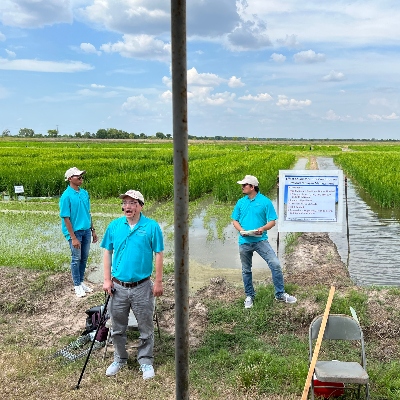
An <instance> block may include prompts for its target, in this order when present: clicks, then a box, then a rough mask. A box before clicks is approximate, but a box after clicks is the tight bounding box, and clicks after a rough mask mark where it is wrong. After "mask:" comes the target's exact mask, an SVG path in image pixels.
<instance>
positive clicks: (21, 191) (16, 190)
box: [14, 186, 24, 193]
mask: <svg viewBox="0 0 400 400" xmlns="http://www.w3.org/2000/svg"><path fill="white" fill-rule="evenodd" d="M14 191H15V193H24V187H23V186H14Z"/></svg>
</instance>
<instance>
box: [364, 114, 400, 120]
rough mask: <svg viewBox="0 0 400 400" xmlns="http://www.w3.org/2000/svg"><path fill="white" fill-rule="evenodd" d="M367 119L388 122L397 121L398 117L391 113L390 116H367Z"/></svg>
mask: <svg viewBox="0 0 400 400" xmlns="http://www.w3.org/2000/svg"><path fill="white" fill-rule="evenodd" d="M368 118H369V119H372V120H373V121H388V120H396V119H399V118H400V116H398V115H397V114H396V113H394V112H393V113H391V114H390V115H378V114H368Z"/></svg>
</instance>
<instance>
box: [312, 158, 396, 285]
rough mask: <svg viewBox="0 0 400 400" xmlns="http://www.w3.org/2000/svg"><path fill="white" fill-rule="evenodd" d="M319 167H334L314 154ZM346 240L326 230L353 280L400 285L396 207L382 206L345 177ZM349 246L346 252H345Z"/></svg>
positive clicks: (334, 167) (360, 283) (362, 282)
mask: <svg viewBox="0 0 400 400" xmlns="http://www.w3.org/2000/svg"><path fill="white" fill-rule="evenodd" d="M317 162H318V166H319V169H328V170H329V169H337V167H336V166H335V165H334V163H333V160H332V159H331V158H322V157H321V158H318V159H317ZM347 202H348V215H349V243H350V246H348V244H347V233H346V228H345V230H344V231H343V233H330V235H329V236H330V237H331V239H332V240H333V241H334V242H335V244H336V246H337V248H338V251H339V254H340V255H341V257H342V261H343V262H344V263H346V264H347V263H348V268H349V271H350V275H351V277H352V279H353V281H354V282H355V283H357V284H359V285H396V286H400V256H399V248H400V210H395V209H390V210H388V209H382V208H381V207H380V206H379V205H377V204H376V202H375V201H374V200H373V199H371V197H370V196H368V194H367V193H365V191H363V190H362V189H361V188H359V187H357V186H356V185H354V184H353V182H352V181H351V180H350V179H348V193H347ZM348 250H350V253H349V252H348Z"/></svg>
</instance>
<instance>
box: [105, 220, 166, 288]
mask: <svg viewBox="0 0 400 400" xmlns="http://www.w3.org/2000/svg"><path fill="white" fill-rule="evenodd" d="M100 247H102V248H103V249H106V250H109V251H112V252H113V256H112V265H111V275H112V276H113V277H115V278H117V279H119V280H120V281H122V282H137V281H140V280H142V279H144V278H147V277H149V276H150V275H151V273H152V272H153V253H160V252H161V251H164V240H163V235H162V232H161V228H160V226H159V225H158V223H157V222H156V221H154V220H153V219H150V218H147V217H145V216H144V215H143V214H140V218H139V221H138V222H137V224H136V225H135V226H134V227H133V229H131V227H130V226H129V224H128V221H127V219H126V217H125V216H124V217H121V218H118V219H115V220H114V221H112V222H111V223H110V224H109V225H108V227H107V230H106V233H105V234H104V238H103V240H102V242H101V245H100Z"/></svg>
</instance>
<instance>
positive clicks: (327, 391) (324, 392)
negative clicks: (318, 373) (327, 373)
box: [314, 379, 344, 399]
mask: <svg viewBox="0 0 400 400" xmlns="http://www.w3.org/2000/svg"><path fill="white" fill-rule="evenodd" d="M325 385H329V386H335V388H326V387H321V386H325ZM336 388H337V389H336ZM343 388H344V384H343V383H339V382H321V381H319V380H318V379H314V395H315V396H319V397H323V398H324V399H330V398H332V397H339V396H342V395H343V394H344V390H343Z"/></svg>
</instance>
